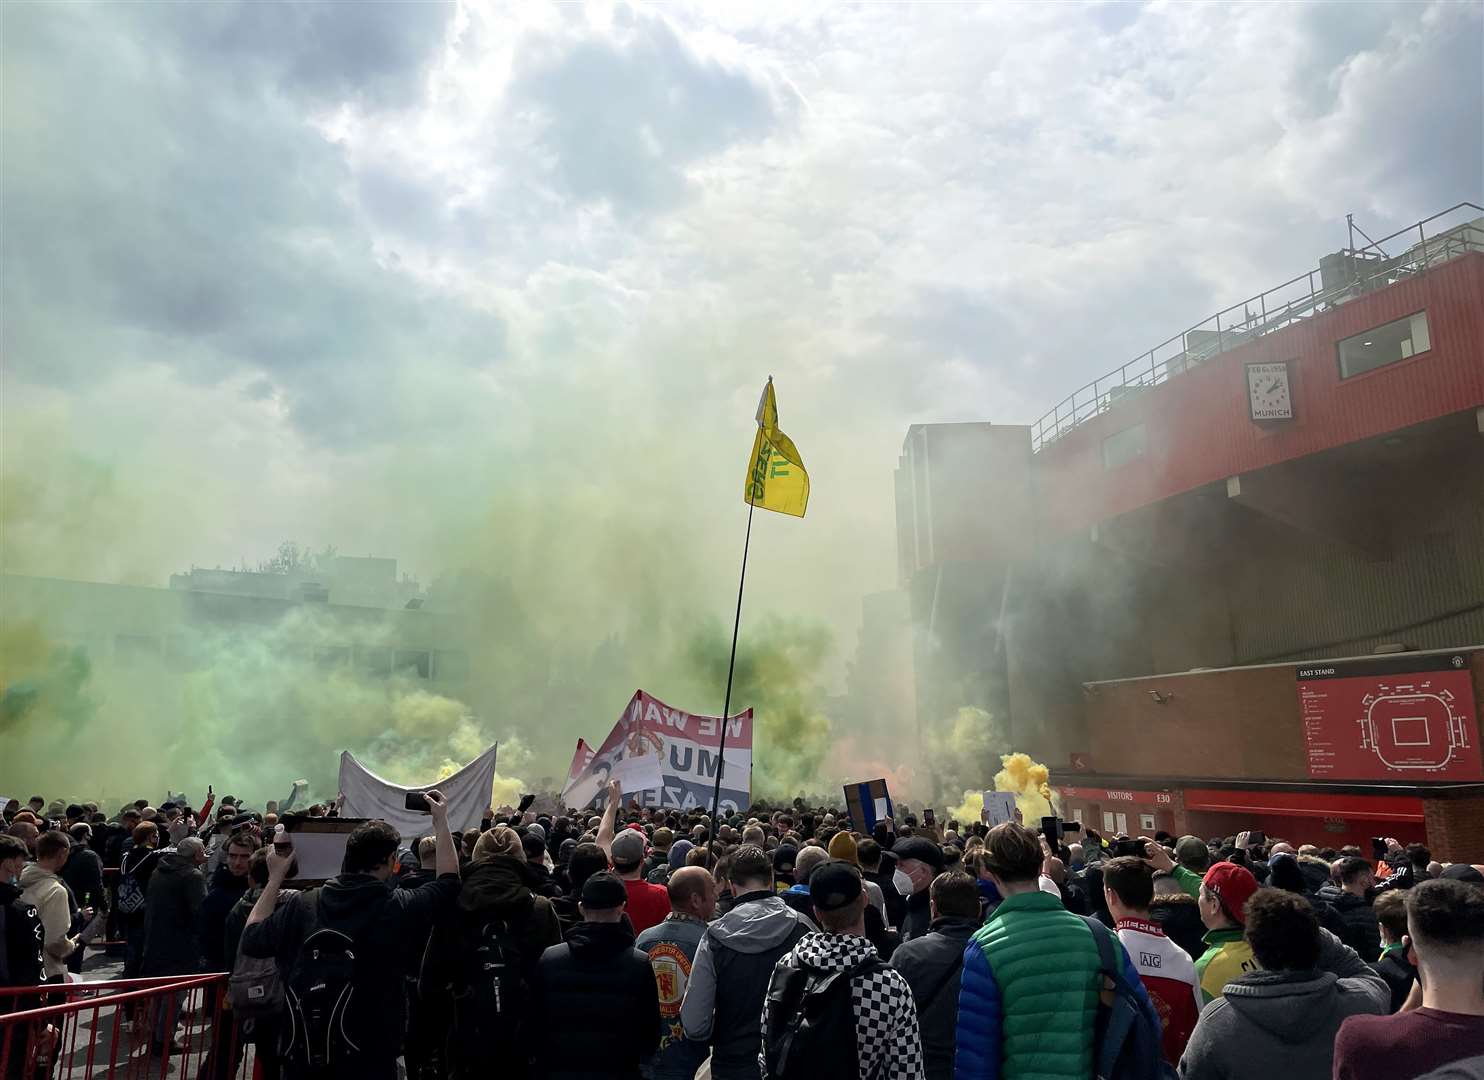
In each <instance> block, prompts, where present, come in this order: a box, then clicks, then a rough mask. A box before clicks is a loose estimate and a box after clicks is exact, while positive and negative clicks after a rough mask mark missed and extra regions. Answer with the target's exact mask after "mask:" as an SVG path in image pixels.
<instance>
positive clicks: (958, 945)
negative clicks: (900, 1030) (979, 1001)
mask: <svg viewBox="0 0 1484 1080" xmlns="http://www.w3.org/2000/svg"><path fill="white" fill-rule="evenodd" d="M929 903H930V906H931V912H932V917H933V921H932V923H931V926H930V928H929V930H928V932H927V933H926V934H924V935H923V936H921V937H916V938H913V939H912V940H911V941H907V942H903V943H902V944H901V945H899V946H898V947H897V951H896V952H895V953H893V954H892V958H891V966H892V967H894V968H896V969H897V971H899V972H901V974H902V976H903V977H904V978H906V980H907V985H908V986H910V987H912V997H913V999H914V1000H915V1001H916V1002H917V1024H918V1029H919V1031H920V1034H921V1038H922V1055H923V1071H924V1072H925V1073H926V1076H927V1080H952V1077H953V1049H954V1037H955V1036H954V1033H955V1030H956V1028H957V1025H958V984H959V978H960V976H962V974H963V970H964V947H965V946H966V945H967V944H968V941H969V938H970V937H971V936H972V935H973V933H974V931H975V930H978V929H979V925H980V924H979V887H978V885H976V884H975V882H974V879H973V878H971V877H970V876H969V875H968V874H965V873H963V872H962V871H952V872H949V873H946V874H939V875H938V876H937V878H935V879H934V880H933V884H932V886H931V887H930V889H929Z"/></svg>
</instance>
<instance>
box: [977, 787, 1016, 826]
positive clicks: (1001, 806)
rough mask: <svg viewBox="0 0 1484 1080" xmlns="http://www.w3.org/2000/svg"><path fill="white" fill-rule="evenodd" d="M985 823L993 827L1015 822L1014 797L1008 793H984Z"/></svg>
mask: <svg viewBox="0 0 1484 1080" xmlns="http://www.w3.org/2000/svg"><path fill="white" fill-rule="evenodd" d="M984 815H985V821H986V822H987V823H988V824H989V825H990V827H991V828H992V827H994V826H995V825H1003V824H1004V823H1005V822H1007V821H1014V820H1015V795H1014V794H1013V793H1012V792H1009V791H986V792H985V793H984Z"/></svg>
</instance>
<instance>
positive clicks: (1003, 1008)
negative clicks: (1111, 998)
mask: <svg viewBox="0 0 1484 1080" xmlns="http://www.w3.org/2000/svg"><path fill="white" fill-rule="evenodd" d="M1108 932H1109V933H1111V931H1108ZM1092 933H1093V931H1092V928H1091V927H1090V926H1089V925H1088V923H1087V920H1085V919H1083V918H1081V917H1080V916H1077V915H1073V914H1072V913H1071V912H1069V911H1068V910H1067V909H1066V908H1064V907H1062V903H1061V899H1060V898H1059V897H1056V896H1051V895H1050V894H1048V893H1043V892H1032V893H1018V894H1016V895H1014V896H1009V897H1006V898H1005V900H1004V901H1002V902H1001V904H1000V906H999V907H997V908H995V910H994V914H992V915H991V916H990V917H989V921H988V922H986V923H985V924H984V925H983V926H982V927H980V928H979V930H977V931H976V932H975V933H974V936H973V937H971V938H970V939H969V944H968V947H967V948H966V949H965V950H964V970H963V977H962V982H961V984H960V985H961V989H960V991H959V998H958V1030H957V1034H956V1042H957V1054H956V1057H955V1059H954V1076H955V1078H956V1080H999V1078H1000V1077H1005V1078H1007V1080H1009V1078H1014V1077H1029V1076H1034V1077H1037V1078H1038V1080H1049V1078H1055V1077H1068V1078H1076V1080H1086V1078H1087V1077H1089V1076H1091V1075H1092V1070H1093V1035H1094V1029H1095V1026H1096V1022H1097V1012H1098V984H1099V973H1098V949H1097V943H1096V942H1095V941H1094V940H1093V937H1092ZM1115 944H1116V939H1115ZM1115 955H1116V956H1117V957H1118V958H1119V965H1120V967H1121V968H1122V971H1121V972H1120V974H1121V975H1122V977H1123V978H1125V979H1127V980H1129V981H1130V982H1131V983H1132V984H1133V985H1134V986H1136V987H1138V988H1139V989H1140V990H1142V985H1141V984H1140V983H1139V979H1138V975H1137V973H1136V972H1135V971H1134V968H1133V965H1131V964H1130V963H1129V962H1128V959H1127V954H1126V953H1125V952H1124V950H1123V947H1122V946H1121V945H1119V946H1118V947H1117V948H1116V950H1115Z"/></svg>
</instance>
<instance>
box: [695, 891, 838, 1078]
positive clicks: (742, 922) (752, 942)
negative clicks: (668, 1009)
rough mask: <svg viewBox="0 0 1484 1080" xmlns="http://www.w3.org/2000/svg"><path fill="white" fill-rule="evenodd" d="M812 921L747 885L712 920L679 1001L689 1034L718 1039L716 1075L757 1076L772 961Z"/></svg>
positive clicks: (714, 1057)
mask: <svg viewBox="0 0 1484 1080" xmlns="http://www.w3.org/2000/svg"><path fill="white" fill-rule="evenodd" d="M814 929H815V926H814V923H812V922H811V921H810V920H809V919H808V918H806V917H805V916H803V915H800V914H799V913H798V912H797V911H794V910H793V909H792V908H790V907H789V906H788V905H787V904H785V903H784V902H783V901H782V900H781V899H780V898H779V897H778V896H776V895H774V894H773V893H769V892H753V893H744V894H743V895H742V896H739V897H738V898H737V905H736V906H735V907H734V908H732V910H731V911H729V912H727V913H726V914H725V915H723V916H722V917H721V918H719V919H717V920H716V921H715V922H713V923H712V924H711V925H710V926H708V927H707V928H706V932H705V934H703V935H702V936H701V944H700V945H699V946H698V947H697V949H696V959H695V963H694V964H692V965H691V971H690V982H689V983H688V984H687V985H686V988H685V1000H684V1001H683V1002H682V1003H681V1006H680V1023H681V1026H682V1027H683V1028H684V1029H685V1036H686V1038H688V1039H696V1040H698V1041H703V1042H709V1043H711V1044H712V1055H711V1075H712V1077H714V1078H715V1080H734V1078H737V1077H747V1078H748V1080H756V1078H757V1075H758V1066H757V1055H758V1050H759V1048H760V1047H761V1046H762V1037H763V1031H762V1015H763V996H764V995H765V994H766V993H767V991H768V980H769V979H771V978H772V977H773V967H774V965H775V964H777V963H778V960H779V958H780V957H781V956H783V954H784V953H786V952H788V951H789V949H791V948H793V946H794V943H795V942H796V941H798V940H799V939H800V938H801V937H803V936H804V935H805V934H807V933H810V932H812V931H813V930H814Z"/></svg>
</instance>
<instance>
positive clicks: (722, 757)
mask: <svg viewBox="0 0 1484 1080" xmlns="http://www.w3.org/2000/svg"><path fill="white" fill-rule="evenodd" d="M755 506H756V504H755V503H754V502H753V501H752V488H751V487H749V488H748V489H747V535H746V537H745V539H743V541H742V577H741V579H740V580H738V582H737V614H736V616H735V617H734V618H733V619H732V656H731V659H730V660H728V661H727V696H726V701H725V703H724V704H723V705H722V707H721V745H720V746H719V747H718V748H717V752H716V788H715V790H713V791H712V793H711V831H710V832H709V833H708V834H707V837H706V842H707V844H708V845H709V844H710V843H711V842H712V841H714V840H715V839H716V818H717V815H718V814H719V813H720V812H721V776H722V773H723V772H724V771H726V759H727V720H728V718H729V717H730V716H731V713H732V674H733V673H734V672H735V671H736V670H737V631H738V630H740V629H741V627H742V589H743V587H744V586H745V585H746V584H747V549H748V548H749V547H750V546H751V545H752V511H753V509H754V508H755Z"/></svg>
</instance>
